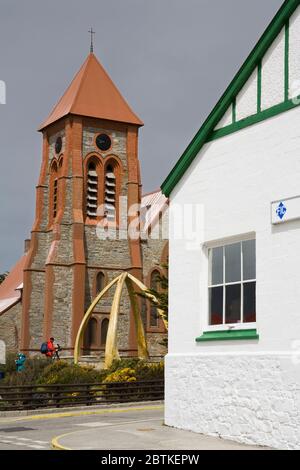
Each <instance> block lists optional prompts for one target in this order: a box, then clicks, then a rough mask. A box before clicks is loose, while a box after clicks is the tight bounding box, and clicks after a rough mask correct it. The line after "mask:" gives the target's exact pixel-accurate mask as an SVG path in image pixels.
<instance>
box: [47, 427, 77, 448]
mask: <svg viewBox="0 0 300 470" xmlns="http://www.w3.org/2000/svg"><path fill="white" fill-rule="evenodd" d="M74 432H76V431H74ZM74 432H67V433H66V434H61V435H60V436H56V437H54V438H53V439H52V440H51V446H52V448H53V449H54V450H72V449H70V448H69V447H64V446H62V445H61V444H60V443H59V442H58V440H59V439H62V438H63V437H65V436H69V435H70V434H74Z"/></svg>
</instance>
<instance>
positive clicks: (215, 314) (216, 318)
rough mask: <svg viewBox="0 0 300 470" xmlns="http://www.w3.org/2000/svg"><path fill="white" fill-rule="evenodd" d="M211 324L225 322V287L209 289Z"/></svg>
mask: <svg viewBox="0 0 300 470" xmlns="http://www.w3.org/2000/svg"><path fill="white" fill-rule="evenodd" d="M209 324H210V325H222V324H223V287H213V288H212V289H209Z"/></svg>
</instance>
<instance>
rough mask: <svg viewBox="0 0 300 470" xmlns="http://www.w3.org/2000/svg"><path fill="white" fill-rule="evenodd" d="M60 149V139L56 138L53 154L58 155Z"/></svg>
mask: <svg viewBox="0 0 300 470" xmlns="http://www.w3.org/2000/svg"><path fill="white" fill-rule="evenodd" d="M61 149H62V138H61V137H57V139H56V142H55V152H56V153H60V152H61Z"/></svg>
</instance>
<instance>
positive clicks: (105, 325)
mask: <svg viewBox="0 0 300 470" xmlns="http://www.w3.org/2000/svg"><path fill="white" fill-rule="evenodd" d="M108 324H109V320H108V318H104V320H102V323H101V346H105V344H106V337H107V331H108Z"/></svg>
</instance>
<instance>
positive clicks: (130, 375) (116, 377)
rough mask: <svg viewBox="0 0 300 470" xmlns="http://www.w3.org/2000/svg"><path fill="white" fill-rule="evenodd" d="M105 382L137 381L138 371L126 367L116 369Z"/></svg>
mask: <svg viewBox="0 0 300 470" xmlns="http://www.w3.org/2000/svg"><path fill="white" fill-rule="evenodd" d="M103 382H104V383H114V382H136V372H135V370H134V369H130V368H129V367H125V368H124V369H119V370H116V371H115V372H112V373H111V374H108V375H107V376H106V377H105V379H104V381H103Z"/></svg>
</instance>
